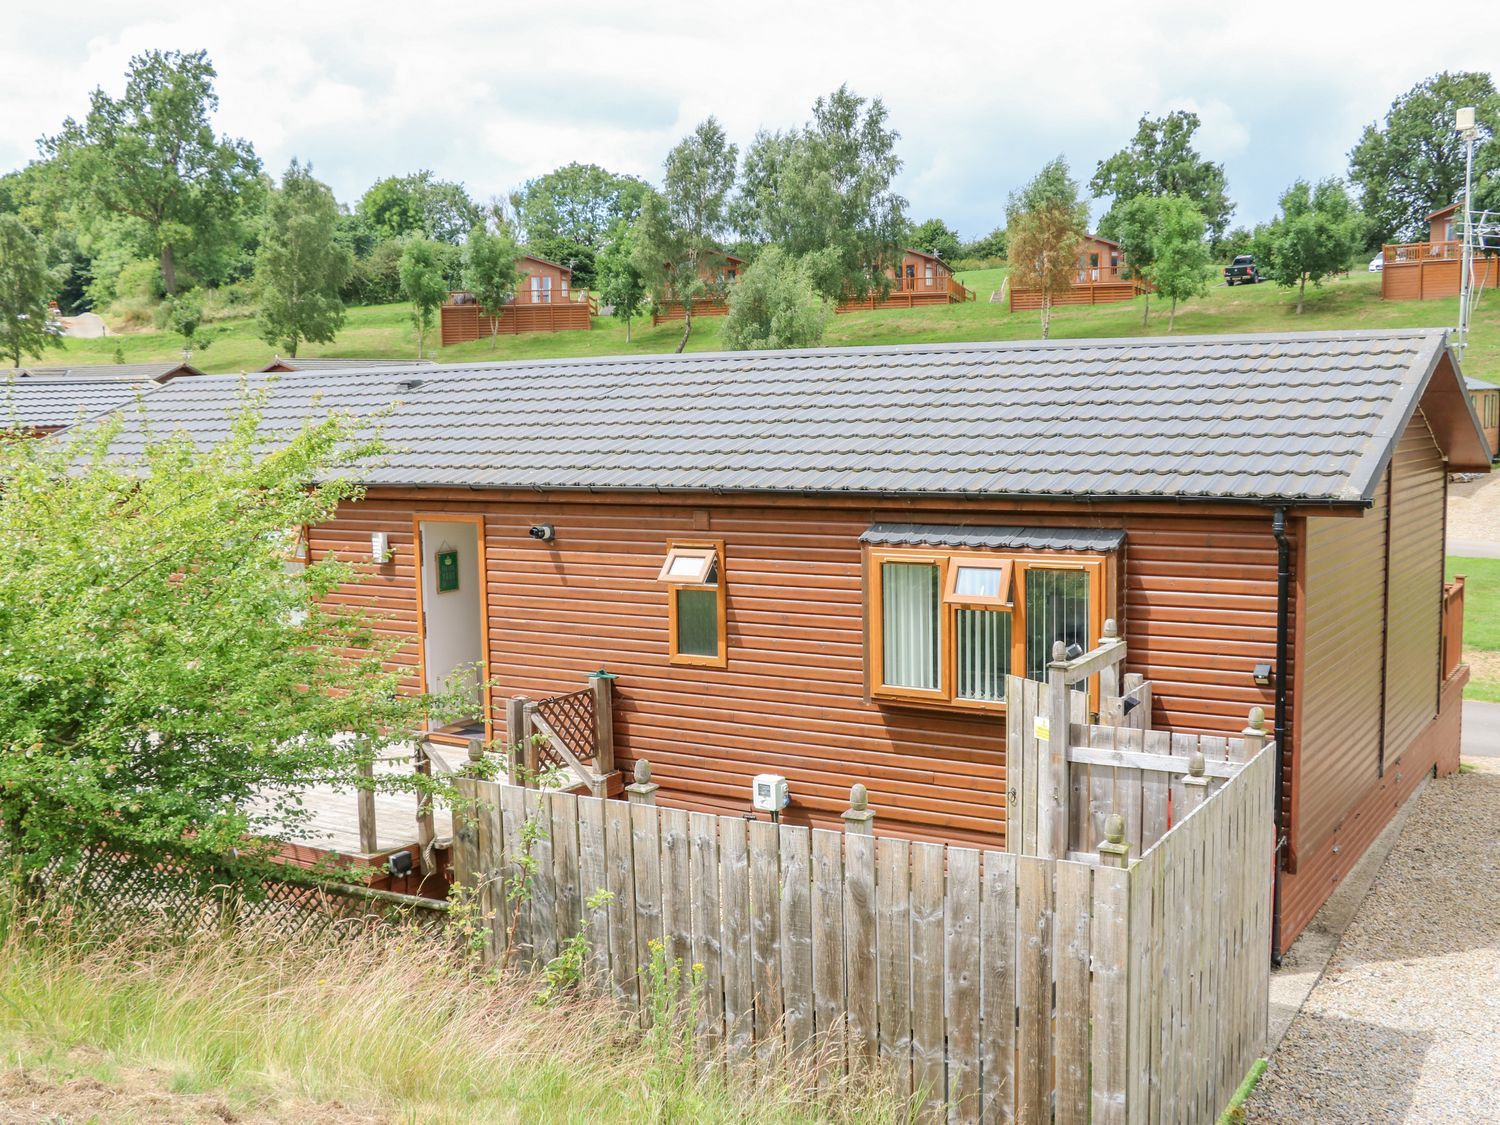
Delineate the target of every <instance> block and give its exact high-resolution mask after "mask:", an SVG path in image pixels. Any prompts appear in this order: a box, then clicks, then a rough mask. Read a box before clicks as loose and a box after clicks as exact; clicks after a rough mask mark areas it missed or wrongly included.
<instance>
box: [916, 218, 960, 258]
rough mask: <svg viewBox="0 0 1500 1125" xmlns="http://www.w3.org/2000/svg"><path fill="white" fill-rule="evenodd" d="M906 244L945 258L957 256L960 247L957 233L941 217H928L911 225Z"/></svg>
mask: <svg viewBox="0 0 1500 1125" xmlns="http://www.w3.org/2000/svg"><path fill="white" fill-rule="evenodd" d="M906 244H907V245H908V246H910V247H911V248H912V249H913V250H922V251H924V252H926V253H928V254H936V255H937V256H938V257H939V258H943V259H946V260H952V259H953V258H956V257H958V255H959V251H960V250H961V249H962V244H961V243H960V242H959V241H958V235H957V234H955V233H954V232H953V230H952V229H951V228H950V227H949V226H948V224H947V223H945V222H943V220H942V219H928V220H927V221H926V222H924V223H918V224H917V225H916V226H914V227H912V229H911V232H910V233H909V234H908V235H907V236H906Z"/></svg>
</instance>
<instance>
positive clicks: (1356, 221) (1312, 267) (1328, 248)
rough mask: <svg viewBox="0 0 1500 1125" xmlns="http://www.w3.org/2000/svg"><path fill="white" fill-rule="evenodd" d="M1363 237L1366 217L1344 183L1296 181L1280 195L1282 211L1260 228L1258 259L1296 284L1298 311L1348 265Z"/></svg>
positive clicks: (1268, 272)
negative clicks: (1309, 293)
mask: <svg viewBox="0 0 1500 1125" xmlns="http://www.w3.org/2000/svg"><path fill="white" fill-rule="evenodd" d="M1363 238H1364V219H1363V216H1361V215H1360V213H1359V211H1358V209H1357V208H1356V207H1355V206H1354V202H1353V200H1351V199H1350V198H1349V193H1348V192H1347V191H1346V190H1345V189H1344V185H1343V184H1342V183H1341V182H1340V181H1338V180H1335V179H1327V180H1321V181H1319V182H1318V183H1317V184H1316V185H1313V184H1309V183H1308V182H1307V181H1306V180H1297V181H1296V182H1295V183H1293V184H1292V186H1291V187H1289V188H1287V189H1286V191H1285V192H1283V193H1282V196H1281V214H1279V215H1278V216H1276V218H1274V219H1272V220H1271V221H1270V222H1269V223H1267V224H1265V225H1263V226H1261V227H1259V228H1257V230H1256V232H1255V261H1256V264H1257V265H1258V266H1260V268H1261V271H1262V272H1263V273H1264V274H1265V276H1266V277H1268V278H1270V279H1271V280H1272V281H1274V282H1276V284H1277V285H1280V286H1282V287H1284V288H1288V289H1290V288H1291V287H1292V286H1294V285H1295V286H1296V287H1297V312H1299V313H1300V312H1301V311H1302V308H1303V303H1304V301H1305V298H1306V295H1307V283H1308V282H1309V281H1310V282H1312V283H1313V285H1314V287H1316V286H1319V285H1321V284H1322V283H1323V279H1324V278H1326V277H1329V276H1331V275H1333V274H1335V273H1341V272H1343V271H1344V270H1346V269H1348V268H1349V263H1350V262H1351V261H1352V260H1353V258H1354V256H1355V254H1357V253H1358V252H1359V249H1360V245H1361V243H1362V242H1363Z"/></svg>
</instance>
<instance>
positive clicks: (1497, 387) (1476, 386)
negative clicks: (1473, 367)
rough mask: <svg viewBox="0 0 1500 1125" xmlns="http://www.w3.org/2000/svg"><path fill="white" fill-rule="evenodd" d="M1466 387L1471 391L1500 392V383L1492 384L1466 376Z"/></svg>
mask: <svg viewBox="0 0 1500 1125" xmlns="http://www.w3.org/2000/svg"><path fill="white" fill-rule="evenodd" d="M1464 386H1465V387H1467V388H1468V389H1469V390H1470V391H1500V383H1491V382H1488V381H1486V380H1484V379H1475V378H1474V377H1473V376H1471V375H1466V376H1464Z"/></svg>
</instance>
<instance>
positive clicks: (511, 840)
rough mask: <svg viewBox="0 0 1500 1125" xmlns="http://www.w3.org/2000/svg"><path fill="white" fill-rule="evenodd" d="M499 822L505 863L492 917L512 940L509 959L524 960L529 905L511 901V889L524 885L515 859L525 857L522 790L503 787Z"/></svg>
mask: <svg viewBox="0 0 1500 1125" xmlns="http://www.w3.org/2000/svg"><path fill="white" fill-rule="evenodd" d="M497 804H498V805H499V806H500V821H501V825H500V826H501V833H502V836H501V838H502V842H503V845H504V848H505V863H504V864H503V865H502V866H501V868H500V873H501V874H500V877H501V886H500V892H499V895H498V897H497V905H498V906H499V912H498V914H497V915H496V917H497V918H498V920H499V921H500V924H501V925H502V926H503V927H504V928H505V931H506V934H507V935H508V936H509V937H510V938H511V939H512V942H511V944H510V945H508V946H507V948H511V949H512V955H513V956H515V957H518V958H522V959H524V958H527V957H530V956H531V955H532V952H533V951H532V946H531V903H530V902H529V901H528V900H527V898H526V897H525V896H524V895H520V894H517V895H516V896H515V897H512V893H511V892H512V889H513V888H519V887H521V886H524V885H525V874H524V872H523V870H522V866H521V864H520V863H519V862H518V857H520V856H522V855H525V854H526V849H525V847H524V846H523V845H522V843H521V826H522V825H523V824H525V823H526V790H524V789H517V788H515V787H514V786H510V785H507V786H505V787H504V788H503V789H501V790H500V800H499V801H498V802H497Z"/></svg>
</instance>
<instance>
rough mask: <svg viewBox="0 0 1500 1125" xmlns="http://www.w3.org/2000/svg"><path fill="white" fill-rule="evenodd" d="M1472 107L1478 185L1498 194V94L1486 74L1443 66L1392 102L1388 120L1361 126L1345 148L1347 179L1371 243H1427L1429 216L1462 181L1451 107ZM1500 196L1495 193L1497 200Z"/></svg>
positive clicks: (1450, 197)
mask: <svg viewBox="0 0 1500 1125" xmlns="http://www.w3.org/2000/svg"><path fill="white" fill-rule="evenodd" d="M1460 106H1473V107H1474V110H1475V112H1474V120H1475V124H1476V125H1477V126H1478V130H1479V137H1478V139H1477V140H1476V141H1475V143H1474V183H1475V185H1476V190H1480V191H1486V192H1487V191H1490V190H1494V191H1495V192H1496V194H1497V196H1500V187H1496V188H1488V187H1486V185H1488V184H1497V183H1500V142H1497V141H1496V140H1495V139H1494V138H1495V133H1496V130H1497V129H1500V94H1497V93H1496V91H1495V83H1494V80H1493V79H1492V78H1491V77H1490V76H1489V75H1488V74H1482V73H1466V72H1463V71H1458V72H1455V73H1451V74H1450V73H1449V72H1447V71H1443V72H1442V73H1441V74H1435V75H1433V76H1432V77H1431V78H1424V79H1423V80H1422V81H1421V82H1418V83H1417V84H1416V85H1415V86H1413V87H1412V88H1411V89H1410V90H1408V91H1407V92H1406V93H1404V94H1402V95H1401V96H1400V97H1399V98H1397V99H1396V100H1395V101H1394V102H1392V103H1391V108H1390V110H1389V111H1387V113H1386V115H1385V124H1384V126H1383V127H1382V126H1381V125H1378V124H1370V125H1366V126H1365V128H1364V131H1363V132H1362V133H1361V134H1360V137H1359V142H1358V143H1357V144H1356V145H1355V146H1354V148H1353V149H1352V150H1351V151H1350V153H1349V179H1350V180H1351V181H1352V182H1353V183H1354V185H1355V186H1356V187H1357V188H1358V189H1359V193H1360V202H1361V205H1362V207H1363V209H1364V212H1365V215H1366V217H1367V218H1368V220H1369V229H1368V234H1369V242H1368V243H1367V245H1370V246H1378V245H1379V244H1380V243H1382V242H1397V241H1403V242H1425V241H1426V240H1427V216H1428V215H1430V214H1431V213H1432V212H1434V211H1436V210H1438V209H1439V208H1442V207H1446V206H1447V205H1448V204H1450V203H1452V202H1454V201H1455V200H1457V199H1458V198H1459V197H1460V196H1461V195H1462V194H1463V186H1464V161H1465V156H1464V142H1463V139H1462V138H1461V137H1460V136H1459V135H1458V133H1457V132H1456V131H1455V130H1454V128H1453V123H1454V111H1455V110H1457V109H1458V108H1459V107H1460ZM1497 203H1500V199H1497Z"/></svg>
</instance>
